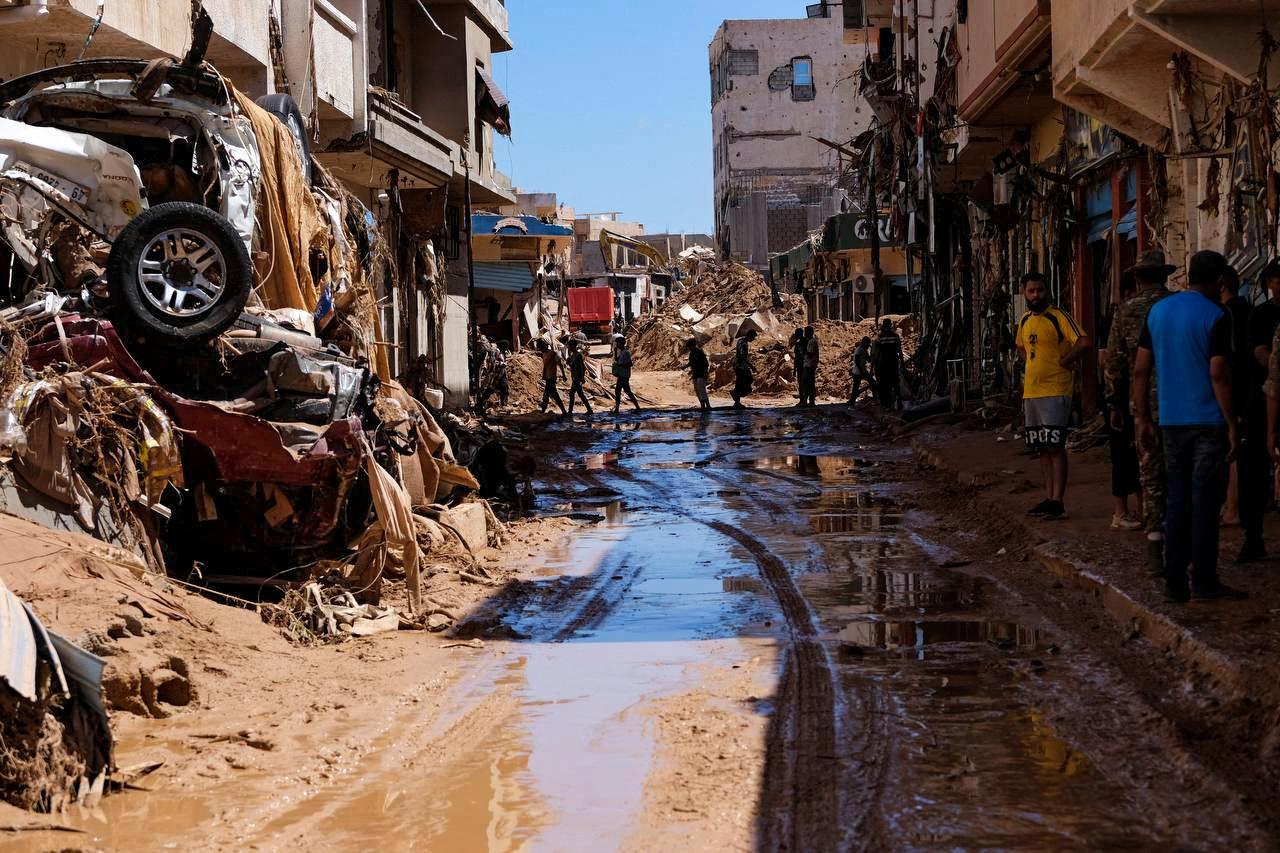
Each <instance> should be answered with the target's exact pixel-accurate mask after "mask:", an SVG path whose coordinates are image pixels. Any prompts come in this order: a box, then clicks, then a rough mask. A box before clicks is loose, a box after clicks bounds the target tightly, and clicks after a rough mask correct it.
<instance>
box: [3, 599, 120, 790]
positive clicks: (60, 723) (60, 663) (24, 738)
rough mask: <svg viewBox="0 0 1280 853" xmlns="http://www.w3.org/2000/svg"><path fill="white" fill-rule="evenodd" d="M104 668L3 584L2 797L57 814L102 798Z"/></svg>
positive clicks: (107, 744) (106, 745) (106, 743)
mask: <svg viewBox="0 0 1280 853" xmlns="http://www.w3.org/2000/svg"><path fill="white" fill-rule="evenodd" d="M105 667H106V661H104V660H103V659H102V658H100V657H98V656H97V655H93V654H90V653H89V652H86V651H85V650H83V649H81V648H79V647H77V646H75V645H73V644H72V643H70V642H69V641H67V640H66V639H64V638H63V637H60V636H58V635H57V634H55V633H53V632H52V631H50V630H48V629H47V628H45V627H44V625H43V624H42V623H41V622H40V620H39V619H38V618H36V615H35V613H34V612H33V611H32V610H31V608H30V607H28V606H27V605H26V604H25V603H23V602H22V601H21V600H20V599H19V598H18V597H17V596H16V595H14V594H13V593H12V592H10V591H9V589H8V587H6V586H5V584H4V582H3V581H0V708H3V711H2V712H0V743H3V745H4V749H5V757H4V758H5V772H4V773H0V799H4V800H7V801H9V802H12V803H14V804H15V805H18V806H21V807H23V808H30V809H35V810H38V811H46V812H51V811H61V810H62V809H63V808H64V807H65V806H66V805H68V804H69V803H73V802H80V803H84V804H85V805H89V806H92V805H93V803H94V801H95V800H96V799H97V798H98V797H99V796H101V794H102V791H103V788H104V786H105V783H106V777H107V773H108V772H109V771H110V768H111V745H112V744H111V728H110V725H109V723H108V721H107V712H106V708H105V706H104V705H103V696H102V672H103V669H104V668H105Z"/></svg>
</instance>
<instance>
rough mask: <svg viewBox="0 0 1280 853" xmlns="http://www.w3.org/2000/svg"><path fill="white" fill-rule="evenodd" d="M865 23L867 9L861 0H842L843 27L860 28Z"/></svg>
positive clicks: (849, 28)
mask: <svg viewBox="0 0 1280 853" xmlns="http://www.w3.org/2000/svg"><path fill="white" fill-rule="evenodd" d="M866 25H867V10H866V4H865V3H864V2H863V0H844V28H845V29H846V30H856V29H862V28H863V27H865V26H866Z"/></svg>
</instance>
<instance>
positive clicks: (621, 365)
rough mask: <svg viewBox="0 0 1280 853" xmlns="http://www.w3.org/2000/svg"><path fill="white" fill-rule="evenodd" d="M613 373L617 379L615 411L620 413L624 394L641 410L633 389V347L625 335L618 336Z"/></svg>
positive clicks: (614, 388) (615, 385)
mask: <svg viewBox="0 0 1280 853" xmlns="http://www.w3.org/2000/svg"><path fill="white" fill-rule="evenodd" d="M613 375H614V378H615V379H616V380H617V381H616V382H615V383H614V386H613V413H614V414H615V415H616V414H618V408H619V407H620V406H621V405H622V395H623V394H626V395H627V397H629V398H630V399H631V405H633V406H635V407H636V411H637V412H638V411H640V401H639V400H637V399H636V392H634V391H632V390H631V348H630V346H629V345H628V344H627V339H626V338H625V337H619V338H618V347H617V351H616V352H615V353H614V354H613Z"/></svg>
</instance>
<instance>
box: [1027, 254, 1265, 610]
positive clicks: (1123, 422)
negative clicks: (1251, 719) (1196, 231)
mask: <svg viewBox="0 0 1280 853" xmlns="http://www.w3.org/2000/svg"><path fill="white" fill-rule="evenodd" d="M1176 269H1177V268H1176V267H1175V266H1173V265H1171V264H1167V263H1165V258H1164V255H1163V253H1161V252H1159V251H1153V252H1148V253H1146V254H1145V255H1143V256H1142V257H1141V258H1139V259H1138V262H1137V263H1136V264H1134V265H1133V266H1132V267H1130V268H1129V269H1128V270H1125V273H1124V286H1123V288H1122V291H1123V294H1122V295H1123V296H1124V297H1125V299H1124V302H1123V303H1122V304H1120V305H1119V306H1118V307H1117V309H1116V312H1115V316H1114V318H1113V320H1112V324H1111V329H1110V334H1109V336H1108V339H1107V341H1106V347H1105V357H1104V358H1103V359H1102V367H1103V377H1104V387H1105V395H1104V407H1105V412H1106V418H1107V423H1108V433H1109V435H1108V437H1109V444H1110V449H1111V463H1112V483H1111V487H1112V488H1111V491H1112V499H1113V509H1112V518H1111V527H1112V528H1114V529H1119V530H1142V531H1144V532H1145V534H1146V538H1147V562H1148V568H1149V570H1150V572H1151V574H1152V575H1153V576H1155V577H1157V578H1160V579H1162V580H1163V582H1164V588H1165V593H1166V596H1167V598H1168V599H1169V600H1170V601H1174V602H1185V601H1188V600H1190V599H1191V598H1193V597H1194V598H1198V599H1205V600H1214V599H1223V598H1238V597H1243V593H1240V592H1238V591H1236V590H1233V589H1230V588H1229V587H1227V586H1226V585H1224V584H1223V583H1222V582H1221V581H1220V580H1219V578H1218V550H1219V531H1220V528H1221V526H1222V525H1223V524H1224V522H1226V523H1231V522H1234V521H1235V519H1228V518H1224V517H1223V509H1224V506H1226V505H1228V504H1230V505H1231V506H1232V507H1238V514H1239V524H1240V525H1241V527H1242V528H1243V531H1244V544H1243V546H1242V548H1241V550H1240V552H1239V554H1238V555H1237V558H1236V562H1237V563H1249V562H1255V561H1257V560H1260V559H1263V558H1264V557H1265V556H1266V547H1265V544H1264V541H1263V535H1262V522H1263V517H1264V513H1265V512H1266V509H1267V507H1268V505H1269V504H1270V502H1271V492H1272V487H1273V473H1272V458H1273V456H1274V455H1275V454H1276V453H1277V450H1276V448H1277V443H1278V442H1277V438H1276V429H1277V417H1276V415H1277V409H1278V408H1280V404H1278V403H1277V395H1278V394H1280V353H1277V351H1276V349H1275V347H1274V346H1273V341H1274V339H1275V335H1276V330H1277V326H1280V261H1273V262H1272V263H1271V264H1269V265H1268V266H1267V267H1266V268H1265V269H1264V270H1263V272H1262V273H1261V275H1260V276H1259V282H1260V283H1261V284H1262V285H1263V286H1264V288H1265V290H1266V293H1267V296H1268V298H1267V300H1266V301H1265V302H1263V303H1262V304H1260V305H1252V304H1251V303H1250V302H1249V301H1248V300H1247V299H1244V298H1243V297H1241V296H1240V294H1239V287H1240V279H1239V276H1238V274H1237V273H1236V271H1235V270H1234V269H1233V268H1232V267H1231V266H1230V265H1229V264H1228V263H1227V261H1226V259H1225V258H1224V257H1223V256H1222V255H1221V254H1219V253H1218V252H1213V251H1203V252H1197V253H1196V254H1195V255H1193V256H1192V257H1191V260H1190V262H1189V264H1188V269H1187V288H1186V289H1185V290H1182V291H1178V292H1171V291H1170V290H1169V289H1168V288H1167V283H1168V279H1169V277H1170V275H1172V273H1173V272H1175V270H1176ZM1022 286H1023V296H1024V298H1025V299H1026V302H1027V312H1026V313H1025V314H1024V315H1023V316H1022V317H1021V318H1020V319H1019V321H1018V328H1017V348H1018V352H1019V354H1020V356H1021V357H1022V359H1023V363H1024V366H1025V373H1024V380H1023V407H1024V427H1025V431H1024V436H1025V440H1026V443H1027V446H1028V447H1029V448H1030V449H1032V450H1033V451H1035V452H1036V453H1037V455H1038V456H1039V457H1040V462H1041V469H1042V472H1043V479H1044V485H1045V497H1044V499H1043V500H1042V501H1040V502H1039V503H1037V504H1036V505H1035V506H1033V507H1032V508H1031V509H1030V510H1029V511H1028V513H1029V514H1030V515H1036V516H1041V517H1044V518H1048V519H1062V518H1065V517H1066V509H1065V495H1066V488H1067V474H1068V464H1067V452H1066V438H1067V435H1068V432H1069V429H1070V425H1071V414H1072V410H1073V405H1072V395H1073V391H1074V380H1075V377H1074V368H1075V366H1076V365H1077V364H1078V363H1080V361H1081V359H1082V358H1083V356H1084V355H1085V353H1087V352H1088V350H1089V349H1090V347H1092V345H1093V344H1092V341H1091V340H1090V339H1089V336H1088V335H1086V334H1084V333H1083V332H1082V331H1081V329H1080V328H1079V326H1078V325H1077V324H1076V322H1075V320H1074V319H1072V317H1071V316H1070V314H1068V313H1067V312H1065V311H1063V310H1061V309H1059V308H1055V307H1053V306H1051V305H1050V304H1049V292H1048V287H1047V282H1046V281H1045V278H1044V276H1042V275H1040V274H1038V273H1029V274H1027V275H1025V276H1023V279H1022ZM1233 465H1234V470H1235V472H1236V474H1235V476H1233V475H1232V469H1233ZM1229 496H1230V497H1231V498H1232V500H1230V501H1229V500H1228V497H1229ZM1130 497H1132V498H1134V499H1135V501H1136V502H1137V506H1136V507H1135V508H1130V505H1129V499H1130Z"/></svg>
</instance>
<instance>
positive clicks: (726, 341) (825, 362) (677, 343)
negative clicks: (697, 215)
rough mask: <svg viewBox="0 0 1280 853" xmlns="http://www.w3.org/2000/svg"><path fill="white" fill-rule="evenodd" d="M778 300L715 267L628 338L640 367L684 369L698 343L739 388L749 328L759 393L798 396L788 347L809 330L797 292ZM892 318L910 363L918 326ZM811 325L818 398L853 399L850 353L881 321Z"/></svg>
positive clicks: (740, 270)
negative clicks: (737, 359)
mask: <svg viewBox="0 0 1280 853" xmlns="http://www.w3.org/2000/svg"><path fill="white" fill-rule="evenodd" d="M779 298H780V299H781V301H782V303H783V307H782V308H780V309H774V308H773V297H772V294H771V293H770V290H769V286H768V285H767V284H766V283H765V281H764V278H763V277H762V276H760V275H759V274H758V273H755V272H753V271H752V270H749V269H747V268H746V267H744V266H742V265H740V264H736V263H732V262H731V263H728V264H723V265H720V266H713V267H710V268H708V269H707V270H706V271H705V272H703V273H701V274H700V275H698V276H697V277H696V278H695V279H694V280H693V282H692V283H691V284H689V285H688V286H687V287H686V288H685V289H684V290H682V291H680V292H679V293H677V294H675V295H674V296H672V297H671V298H670V299H668V300H667V301H666V303H665V304H664V305H663V306H662V309H661V310H660V311H658V312H656V313H654V314H650V315H647V316H645V317H641V318H640V319H638V320H636V321H635V322H634V323H633V324H632V325H631V330H630V332H629V333H628V338H629V339H630V341H631V351H632V355H633V357H634V359H635V364H636V367H637V368H638V369H640V370H679V369H681V368H683V367H684V366H685V363H686V360H687V359H686V355H685V349H684V347H685V342H686V341H687V340H688V339H689V338H691V337H697V338H698V339H699V340H701V341H702V342H703V347H704V349H706V351H707V355H708V356H709V357H710V359H711V366H712V367H711V369H712V373H711V381H710V386H711V387H712V388H713V389H724V388H728V387H730V386H732V385H733V382H734V374H733V350H734V341H735V340H736V338H737V337H738V336H740V335H741V334H743V333H745V331H746V330H747V329H755V330H756V332H757V333H758V336H757V338H756V341H755V343H754V344H753V345H752V347H751V363H752V366H753V367H754V368H755V373H756V378H755V390H754V392H755V393H756V394H762V395H770V394H790V393H793V392H794V391H795V390H796V374H795V363H794V359H793V358H792V353H791V346H790V343H789V341H790V338H791V335H792V333H793V332H794V331H795V330H796V329H797V328H803V327H804V326H805V313H806V312H805V305H804V300H803V298H802V297H800V296H798V295H796V294H780V295H779ZM887 318H888V319H890V320H892V321H893V323H894V326H895V328H896V329H897V330H898V334H899V335H900V336H901V337H902V349H903V356H904V358H907V359H910V358H911V356H912V355H913V354H914V353H915V351H916V348H917V347H918V346H919V334H918V332H917V330H916V327H915V323H914V321H913V320H912V318H911V317H910V316H909V315H887ZM881 319H885V318H881ZM813 326H814V331H815V333H816V334H817V336H818V342H819V345H820V347H821V356H820V363H819V367H818V394H819V395H820V396H823V397H834V398H836V399H843V398H845V397H847V396H848V394H849V388H850V373H851V371H852V366H853V350H854V348H855V347H856V346H857V345H858V341H860V340H861V339H862V338H863V337H864V336H865V337H869V338H871V339H872V340H873V341H874V340H875V339H876V335H877V334H878V333H879V323H878V322H877V321H876V320H875V319H866V320H860V321H858V322H856V323H853V322H845V321H840V320H818V321H816V322H814V324H813ZM540 393H541V392H540V391H539V394H540Z"/></svg>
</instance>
